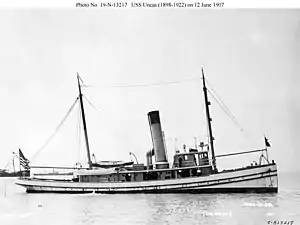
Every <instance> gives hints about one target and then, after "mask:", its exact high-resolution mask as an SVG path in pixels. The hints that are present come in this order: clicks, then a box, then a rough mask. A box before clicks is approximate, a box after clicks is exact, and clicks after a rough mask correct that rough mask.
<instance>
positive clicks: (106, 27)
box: [0, 9, 300, 171]
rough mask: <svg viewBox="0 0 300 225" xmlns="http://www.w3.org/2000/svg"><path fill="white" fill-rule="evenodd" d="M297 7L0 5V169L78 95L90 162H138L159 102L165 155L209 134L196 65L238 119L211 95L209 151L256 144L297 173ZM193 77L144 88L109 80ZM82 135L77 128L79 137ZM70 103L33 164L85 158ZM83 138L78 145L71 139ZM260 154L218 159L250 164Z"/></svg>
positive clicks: (39, 141) (33, 145)
mask: <svg viewBox="0 0 300 225" xmlns="http://www.w3.org/2000/svg"><path fill="white" fill-rule="evenodd" d="M299 21H300V13H299V10H274V9H273V10H257V9H254V10H250V9H249V10H195V9H193V10H182V9H180V10H176V9H174V10H170V9H166V10H155V9H150V10H149V9H143V10H141V9H128V10H125V9H113V10H77V9H76V10H75V9H74V10H20V11H19V10H11V11H5V10H2V11H1V13H0V29H1V35H0V50H1V51H0V64H1V67H0V68H1V75H0V76H1V82H0V86H1V88H0V97H1V105H2V107H1V112H0V115H1V117H0V122H1V127H0V135H1V141H0V146H1V157H0V167H2V168H3V167H4V166H5V165H6V163H7V162H8V160H9V159H10V157H11V152H12V151H17V150H18V148H21V149H22V150H23V152H24V154H25V156H27V157H28V158H29V159H32V158H31V157H32V156H34V154H35V153H36V152H37V151H38V149H39V148H40V147H41V146H42V145H43V144H44V143H45V141H46V139H47V138H49V137H50V136H51V134H52V133H53V132H54V129H55V128H56V126H57V125H58V124H59V122H60V121H61V120H62V118H63V117H64V115H65V114H66V113H67V111H68V109H69V108H70V107H71V105H72V103H73V102H74V100H75V99H76V97H77V95H78V90H77V83H76V82H77V80H76V73H77V72H79V73H80V75H81V76H82V78H83V80H84V82H85V83H86V84H87V85H90V86H92V87H89V88H84V90H83V92H84V94H85V96H86V97H87V98H89V99H90V101H91V102H92V103H93V105H94V106H96V107H97V108H98V109H99V111H96V110H94V109H93V108H92V107H91V106H90V105H89V104H88V103H87V102H85V109H86V117H87V126H88V133H89V137H90V147H91V152H92V153H95V154H96V155H97V159H98V160H129V159H130V158H129V154H128V153H129V151H132V152H134V153H135V154H136V155H137V157H138V159H139V161H142V162H145V153H146V151H147V150H149V149H150V148H151V147H152V142H151V135H150V130H149V126H148V119H147V113H148V112H149V111H151V110H159V111H160V114H161V122H162V128H163V130H164V131H165V135H166V138H167V140H166V142H167V147H168V154H169V160H170V161H171V159H172V157H173V154H174V138H175V137H177V138H178V143H177V145H178V147H181V145H182V144H183V143H186V144H187V145H188V146H192V145H193V144H194V139H193V137H194V136H196V137H197V140H198V141H200V139H202V140H206V139H205V136H206V125H205V113H204V112H205V111H204V103H203V101H204V100H203V99H204V98H203V93H202V84H201V79H200V74H201V70H200V68H201V65H203V66H204V70H205V74H206V77H207V79H208V81H209V83H210V84H211V85H212V86H213V88H214V90H215V91H216V92H217V94H218V95H219V96H220V97H221V98H222V100H223V101H224V102H225V103H226V105H227V107H228V108H229V109H230V111H231V112H232V113H233V114H234V115H235V117H236V118H237V120H238V121H239V123H240V125H241V126H242V128H244V132H241V131H239V129H238V128H237V127H236V126H235V125H234V124H233V123H232V122H231V121H230V119H229V118H228V117H227V116H226V114H225V113H224V112H223V111H222V110H221V109H220V107H219V106H218V105H217V104H216V102H215V101H214V100H213V99H212V98H211V97H210V99H211V102H212V106H211V116H212V118H213V121H212V124H213V133H214V136H215V150H216V154H217V155H218V154H223V153H229V152H236V151H246V150H251V149H257V148H263V147H264V140H263V134H266V136H267V137H268V138H269V141H270V143H271V145H272V148H270V149H269V156H270V158H271V159H274V160H275V161H276V162H278V167H279V170H280V171H288V170H300V167H299V163H298V159H299V158H300V153H299V149H298V146H299V145H300V139H299V137H298V134H299V133H300V119H299V115H300V102H299V100H298V99H299V98H300V90H298V86H299V84H300V83H299V82H300V77H299V76H298V73H299V60H300V58H299V54H300V53H299V52H300V23H299ZM189 78H196V79H193V80H190V81H186V82H182V83H177V84H169V85H161V86H148V87H131V88H130V87H128V88H116V87H112V86H115V85H138V84H151V83H159V82H171V81H181V80H185V79H189ZM81 137H82V135H81ZM78 140H79V138H78V107H76V108H75V109H74V110H73V112H72V114H71V115H70V117H69V118H68V120H67V121H66V123H65V124H64V126H63V127H62V128H61V130H60V131H59V133H58V134H57V136H56V137H55V138H54V139H53V140H52V142H51V143H50V144H49V145H48V146H47V147H46V148H45V149H44V150H43V151H42V152H41V153H40V154H38V155H37V156H36V157H35V158H33V159H32V164H35V165H46V164H49V165H70V166H73V165H74V164H75V163H76V162H77V161H78V160H80V161H84V160H85V158H86V153H85V148H84V145H83V144H84V143H83V139H82V140H81V142H79V141H78ZM79 143H81V144H79ZM258 157H259V154H254V155H252V156H247V157H241V158H239V157H234V158H231V159H225V158H224V160H218V161H217V163H218V165H219V167H221V168H225V167H235V166H238V165H247V164H249V163H250V162H251V160H257V159H258Z"/></svg>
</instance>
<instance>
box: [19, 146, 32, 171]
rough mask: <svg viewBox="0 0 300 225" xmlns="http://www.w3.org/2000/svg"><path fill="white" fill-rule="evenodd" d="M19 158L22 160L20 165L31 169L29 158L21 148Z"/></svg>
mask: <svg viewBox="0 0 300 225" xmlns="http://www.w3.org/2000/svg"><path fill="white" fill-rule="evenodd" d="M19 160H20V165H21V166H22V167H23V168H24V169H25V170H29V169H30V167H29V160H28V159H26V158H25V156H24V154H23V152H22V151H21V149H19Z"/></svg>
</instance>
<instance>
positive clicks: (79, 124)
mask: <svg viewBox="0 0 300 225" xmlns="http://www.w3.org/2000/svg"><path fill="white" fill-rule="evenodd" d="M77 132H78V133H77V135H78V156H77V157H78V159H77V161H78V162H79V161H80V150H81V108H80V107H78V124H77Z"/></svg>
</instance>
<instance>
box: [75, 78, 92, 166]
mask: <svg viewBox="0 0 300 225" xmlns="http://www.w3.org/2000/svg"><path fill="white" fill-rule="evenodd" d="M80 79H81V78H80V77H79V74H78V73H77V81H78V89H79V100H80V109H81V117H82V123H83V131H84V137H85V144H86V151H87V159H88V164H89V169H91V168H92V161H91V155H90V146H89V139H88V134H87V128H86V121H85V114H84V107H83V101H82V93H81V86H80Z"/></svg>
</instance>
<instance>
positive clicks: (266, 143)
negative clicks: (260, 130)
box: [265, 137, 271, 147]
mask: <svg viewBox="0 0 300 225" xmlns="http://www.w3.org/2000/svg"><path fill="white" fill-rule="evenodd" d="M265 145H266V147H271V145H270V143H269V141H268V139H267V138H266V137H265Z"/></svg>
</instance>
